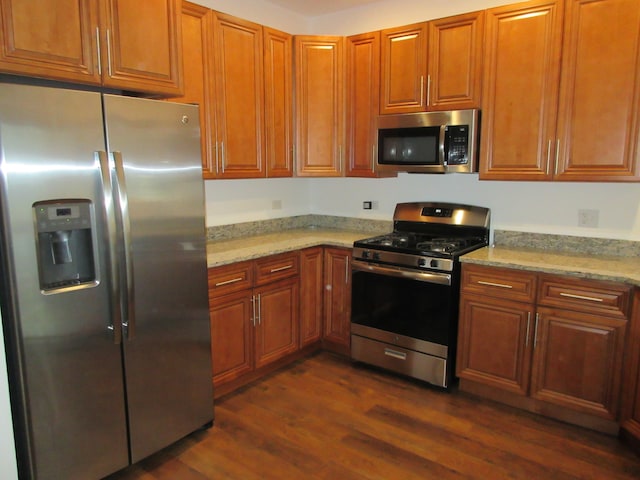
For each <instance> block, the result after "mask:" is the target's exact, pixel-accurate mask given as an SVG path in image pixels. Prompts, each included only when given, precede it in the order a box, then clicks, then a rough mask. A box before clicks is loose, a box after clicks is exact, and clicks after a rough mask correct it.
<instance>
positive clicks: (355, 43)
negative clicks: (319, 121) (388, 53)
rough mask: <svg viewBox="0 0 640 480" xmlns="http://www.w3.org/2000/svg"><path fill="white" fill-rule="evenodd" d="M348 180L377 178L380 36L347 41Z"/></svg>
mask: <svg viewBox="0 0 640 480" xmlns="http://www.w3.org/2000/svg"><path fill="white" fill-rule="evenodd" d="M346 40H347V159H348V164H347V176H351V177H375V176H376V171H375V159H376V155H377V143H378V142H377V135H376V134H377V130H376V119H377V116H378V111H379V99H380V32H372V33H365V34H362V35H355V36H352V37H347V39H346Z"/></svg>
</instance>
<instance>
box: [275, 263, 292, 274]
mask: <svg viewBox="0 0 640 480" xmlns="http://www.w3.org/2000/svg"><path fill="white" fill-rule="evenodd" d="M292 268H293V265H285V266H284V267H278V268H272V269H271V270H270V273H276V272H284V271H285V270H291V269H292Z"/></svg>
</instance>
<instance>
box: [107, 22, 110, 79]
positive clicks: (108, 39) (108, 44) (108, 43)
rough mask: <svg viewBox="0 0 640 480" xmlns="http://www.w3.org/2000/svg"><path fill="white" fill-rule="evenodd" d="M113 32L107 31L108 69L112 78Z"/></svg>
mask: <svg viewBox="0 0 640 480" xmlns="http://www.w3.org/2000/svg"><path fill="white" fill-rule="evenodd" d="M110 36H111V32H110V31H109V29H107V68H108V70H107V71H108V72H109V76H111V39H110V38H109V37H110Z"/></svg>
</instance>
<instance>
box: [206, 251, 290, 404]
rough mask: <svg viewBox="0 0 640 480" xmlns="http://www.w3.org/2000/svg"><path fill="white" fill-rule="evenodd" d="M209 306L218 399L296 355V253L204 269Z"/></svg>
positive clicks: (214, 378)
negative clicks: (271, 366)
mask: <svg viewBox="0 0 640 480" xmlns="http://www.w3.org/2000/svg"><path fill="white" fill-rule="evenodd" d="M247 286H248V288H247ZM209 304H210V307H209V310H210V321H211V337H212V338H211V353H212V358H213V384H214V389H215V395H216V396H217V397H218V396H220V395H223V394H225V393H227V392H228V391H231V390H233V388H235V387H236V386H239V385H240V384H242V383H243V382H245V381H250V380H251V379H253V378H254V376H252V375H253V374H255V378H257V376H259V375H261V373H259V369H263V368H264V367H267V366H270V365H272V364H277V362H278V361H280V360H282V359H283V358H286V357H287V356H289V355H291V354H293V353H295V352H297V351H298V349H299V336H298V335H299V334H298V310H299V308H298V307H299V260H298V252H294V253H287V254H282V255H274V256H270V257H265V258H264V259H259V260H256V261H253V262H238V263H236V264H232V265H227V266H224V267H219V268H214V269H210V271H209ZM234 382H235V383H234ZM238 382H239V383H238Z"/></svg>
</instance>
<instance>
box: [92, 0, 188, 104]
mask: <svg viewBox="0 0 640 480" xmlns="http://www.w3.org/2000/svg"><path fill="white" fill-rule="evenodd" d="M101 1H102V5H103V15H102V22H101V23H102V28H101V29H100V30H101V36H102V38H103V39H105V42H103V43H101V45H103V46H102V49H101V50H104V49H105V48H106V50H107V51H106V57H105V55H104V52H102V65H103V67H102V71H103V84H104V85H105V86H107V87H112V88H119V89H123V90H137V91H147V92H154V93H158V94H167V95H180V94H181V93H182V41H181V39H182V36H181V26H182V24H181V21H180V11H181V8H180V7H181V1H180V0H145V1H144V2H140V1H137V0H101Z"/></svg>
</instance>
